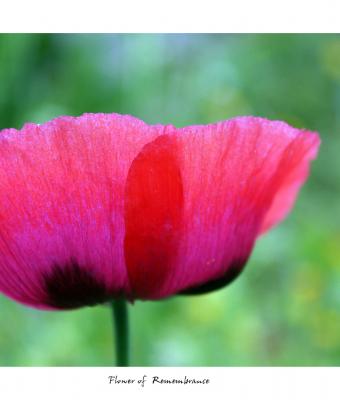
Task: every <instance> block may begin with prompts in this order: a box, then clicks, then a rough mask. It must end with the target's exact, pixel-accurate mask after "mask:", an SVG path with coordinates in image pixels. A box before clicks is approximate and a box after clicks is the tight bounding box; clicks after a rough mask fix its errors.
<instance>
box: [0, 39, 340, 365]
mask: <svg viewBox="0 0 340 400" xmlns="http://www.w3.org/2000/svg"><path fill="white" fill-rule="evenodd" d="M83 112H118V113H124V114H132V115H135V116H137V117H140V118H142V119H144V120H145V121H146V122H149V123H156V122H159V123H172V124H174V125H176V126H183V125H186V124H201V123H209V122H215V121H217V120H221V119H227V118H230V117H233V116H236V115H249V114H251V115H259V116H263V117H267V118H270V119H280V120H285V121H287V122H289V123H291V124H292V125H295V126H297V127H306V128H308V129H310V130H317V131H319V132H320V134H321V138H322V146H321V151H320V155H319V158H318V159H317V160H316V161H315V162H314V163H313V167H312V172H311V176H310V179H309V180H308V183H307V185H306V186H305V187H304V188H303V190H302V193H301V195H300V196H299V199H298V202H297V204H296V206H295V208H294V211H293V212H292V213H291V214H290V216H289V218H288V219H287V220H286V221H284V223H282V224H281V225H280V226H279V227H277V228H275V229H274V230H273V231H272V232H270V233H268V234H267V235H265V236H264V237H262V238H260V239H259V241H258V242H257V245H256V248H255V251H254V252H253V254H252V257H251V260H250V262H249V263H248V265H247V267H246V269H245V271H244V273H243V274H242V275H241V276H240V277H239V278H238V279H237V280H236V281H235V282H234V283H232V284H231V285H230V286H229V287H227V288H224V289H223V290H220V291H217V292H215V293H213V294H209V295H204V296H197V297H184V296H183V297H173V298H171V299H168V300H164V301H159V302H136V303H135V304H134V305H133V306H132V307H131V320H132V321H131V322H132V354H133V357H132V363H133V364H134V365H176V366H180V365H186V366H189V365H198V366H213V365H224V366H226V365H243V366H245V365H340V201H339V198H340V36H335V35H0V128H5V127H16V128H19V127H21V126H22V124H23V123H24V122H26V121H32V122H44V121H46V120H48V119H51V118H53V117H56V116H59V115H62V114H68V115H79V114H82V113H83ZM112 346H113V345H112V338H111V320H110V310H109V309H108V308H107V307H106V306H98V307H95V308H86V309H81V310H78V311H71V312H55V313H53V312H42V311H36V310H33V309H29V308H25V307H24V306H21V305H19V304H17V303H15V302H12V301H11V300H9V299H7V298H5V297H4V296H1V297H0V365H6V366H11V365H22V366H28V365H40V366H45V365H46V366H47V365H93V366H94V365H110V364H111V363H112V358H113V355H112V354H113V348H112Z"/></svg>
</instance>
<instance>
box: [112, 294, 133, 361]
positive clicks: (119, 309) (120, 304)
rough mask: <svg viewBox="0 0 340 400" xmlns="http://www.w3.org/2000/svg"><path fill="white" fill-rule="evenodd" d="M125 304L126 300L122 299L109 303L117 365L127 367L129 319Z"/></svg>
mask: <svg viewBox="0 0 340 400" xmlns="http://www.w3.org/2000/svg"><path fill="white" fill-rule="evenodd" d="M127 306H128V305H127V302H126V301H125V300H123V299H120V300H114V301H112V303H111V308H112V316H113V320H114V331H115V344H116V366H117V367H127V366H128V365H129V320H128V308H127Z"/></svg>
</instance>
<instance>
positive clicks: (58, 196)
mask: <svg viewBox="0 0 340 400" xmlns="http://www.w3.org/2000/svg"><path fill="white" fill-rule="evenodd" d="M161 132H163V127H161V126H158V127H157V126H154V127H150V126H148V125H146V124H144V123H143V122H142V121H139V120H137V119H135V118H133V117H130V116H120V115H117V114H111V115H109V114H107V115H105V114H85V115H83V116H81V117H78V118H72V117H60V118H57V119H55V120H53V121H50V122H48V123H46V124H43V125H41V126H38V125H34V124H28V125H25V126H24V128H23V129H22V130H20V131H16V130H14V129H10V130H4V131H2V132H1V133H0V135H1V136H0V140H1V144H0V221H1V225H0V290H1V291H3V292H4V293H5V294H7V295H8V296H11V297H13V298H14V299H16V300H18V301H20V302H23V303H25V304H28V305H32V306H35V307H39V308H73V307H78V306H81V305H85V304H93V303H96V302H100V301H104V300H105V299H107V298H109V297H117V296H120V295H124V294H126V293H128V292H129V281H128V276H127V271H126V267H125V260H124V252H123V241H124V236H125V226H124V215H123V212H124V190H125V181H126V177H127V173H128V170H129V168H130V165H131V163H132V160H133V159H134V158H135V157H136V155H137V154H138V153H139V151H140V150H141V149H142V147H143V146H144V145H145V144H146V143H147V142H149V141H151V140H153V139H154V138H156V137H157V135H159V134H160V133H161Z"/></svg>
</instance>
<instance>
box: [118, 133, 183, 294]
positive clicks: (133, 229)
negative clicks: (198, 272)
mask: <svg viewBox="0 0 340 400" xmlns="http://www.w3.org/2000/svg"><path fill="white" fill-rule="evenodd" d="M176 153H177V151H176V143H175V142H174V140H173V139H172V138H170V137H169V136H166V135H163V136H161V137H158V138H157V139H156V140H154V141H153V142H152V143H150V144H147V145H146V146H145V147H144V148H143V150H142V151H141V153H140V154H139V155H138V157H136V159H135V160H134V161H133V163H132V166H131V169H130V171H129V175H128V179H127V184H126V192H125V226H126V237H125V259H126V264H127V268H128V274H129V278H130V284H131V287H132V296H133V297H139V298H145V297H150V296H151V297H152V295H153V294H154V293H155V292H157V291H158V290H159V288H160V287H162V285H163V283H164V282H165V281H166V280H167V279H168V277H169V275H170V274H171V273H172V266H173V265H172V264H173V261H174V258H175V257H176V252H177V249H178V246H179V240H180V233H179V229H180V226H181V222H182V221H181V220H182V208H183V187H182V181H181V175H180V171H179V166H178V162H177V160H176Z"/></svg>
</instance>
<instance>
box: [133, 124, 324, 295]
mask: <svg viewBox="0 0 340 400" xmlns="http://www.w3.org/2000/svg"><path fill="white" fill-rule="evenodd" d="M318 143H319V142H318V137H317V136H316V135H315V134H313V133H310V132H306V131H301V130H297V129H294V128H291V127H289V126H288V125H287V124H285V123H281V122H271V121H268V120H265V119H261V118H253V117H243V118H235V119H233V120H230V121H226V122H222V123H218V124H212V125H207V126H192V127H187V128H183V129H175V128H172V129H171V128H168V130H167V132H166V136H164V137H163V138H158V139H156V140H155V141H154V142H153V143H152V144H151V145H150V144H148V145H147V146H146V147H145V148H144V150H143V163H144V166H142V165H141V164H140V165H139V166H137V163H136V164H135V168H138V169H139V172H138V174H139V178H138V179H135V183H134V185H137V183H136V182H137V181H138V180H140V181H142V182H152V184H145V185H144V186H143V185H140V186H139V189H138V193H139V195H140V196H142V197H143V199H149V201H148V212H147V215H152V202H153V199H154V197H155V188H158V189H159V190H160V191H161V195H159V197H157V196H158V195H157V196H156V197H157V201H156V202H157V204H158V202H159V201H161V200H160V199H167V200H168V201H169V206H168V207H169V208H171V209H172V210H173V211H174V210H176V214H175V215H176V217H175V221H174V222H171V221H170V222H169V224H167V223H165V222H164V221H165V220H166V218H165V216H164V215H162V217H161V218H156V219H155V220H149V223H148V225H147V228H145V227H144V229H145V232H146V236H145V237H148V236H150V232H152V234H153V233H155V232H157V234H158V238H157V240H153V241H152V240H150V241H147V240H144V241H143V243H145V244H147V251H146V253H145V254H144V255H143V257H142V259H143V263H141V264H140V266H139V265H138V260H137V259H135V260H134V263H133V264H134V266H133V270H134V273H133V274H134V276H139V278H138V279H137V280H136V281H135V284H136V288H137V289H136V292H137V294H138V295H139V296H140V297H143V298H160V297H165V296H169V295H171V294H174V293H177V292H179V291H183V290H187V289H189V290H191V291H193V292H195V291H196V290H199V291H200V290H208V289H211V288H217V287H219V286H222V285H224V284H226V283H227V282H229V281H230V280H232V279H233V278H235V276H236V275H237V274H238V273H239V272H240V271H241V269H242V268H243V266H244V264H245V262H246V260H247V258H248V257H249V255H250V252H251V250H252V247H253V245H254V242H255V240H256V237H257V236H258V234H259V233H260V231H261V230H263V229H264V228H265V227H268V226H269V225H272V224H273V223H275V222H276V221H277V220H278V219H280V218H282V216H283V215H284V214H286V213H287V211H288V207H290V206H291V205H292V201H291V200H290V201H289V202H287V201H283V200H282V199H283V198H287V196H289V197H290V199H291V198H292V193H293V194H296V190H297V186H299V185H301V183H302V181H303V180H304V179H305V178H306V171H307V169H308V164H309V161H310V160H311V159H312V158H313V157H314V156H315V154H316V151H317V147H318ZM165 144H167V148H166V150H164V145H165ZM157 147H158V148H159V151H161V152H164V151H167V156H166V157H167V159H168V160H172V161H171V163H169V165H168V169H170V164H172V168H173V173H174V174H175V175H176V185H174V186H175V187H176V189H175V190H176V191H177V194H176V195H174V194H173V193H172V192H171V190H173V188H172V187H171V185H169V184H166V185H165V184H164V183H162V182H161V181H163V180H164V179H165V177H164V176H163V174H162V173H161V172H160V171H158V170H157V168H159V169H162V168H163V165H164V163H163V162H159V163H157V161H156V158H157ZM170 152H172V155H171V153H170ZM177 171H180V176H181V179H179V178H178V177H177ZM135 173H136V172H135ZM128 183H129V181H128ZM130 183H131V182H130ZM179 188H180V189H179ZM158 189H157V190H158ZM179 190H181V191H183V200H182V198H181V196H180V195H178V193H179ZM132 193H133V192H132ZM134 193H135V194H136V193H137V191H136V192H134ZM170 201H172V205H171V206H170ZM182 202H183V204H182ZM138 207H139V212H138ZM158 207H159V205H156V208H158ZM143 211H144V207H143V206H141V205H140V206H136V208H135V209H134V212H133V215H134V217H135V219H137V216H138V214H141V213H143ZM180 212H181V217H180V223H179V216H178V215H179V213H180ZM142 225H143V224H141V226H140V228H141V230H143V228H142ZM166 225H168V226H169V229H168V230H167V231H166V233H165V226H166ZM152 234H151V235H152ZM139 235H140V236H142V235H143V233H141V232H140V233H139ZM160 243H161V245H160ZM154 254H156V256H155V257H154ZM144 261H145V262H144ZM138 268H140V270H139V271H138ZM143 271H147V273H146V275H145V276H144V278H145V280H144V281H143V279H142V278H141V277H142V276H143ZM146 281H148V282H152V283H150V284H147V283H146ZM157 282H158V285H157ZM139 285H140V286H139Z"/></svg>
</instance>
